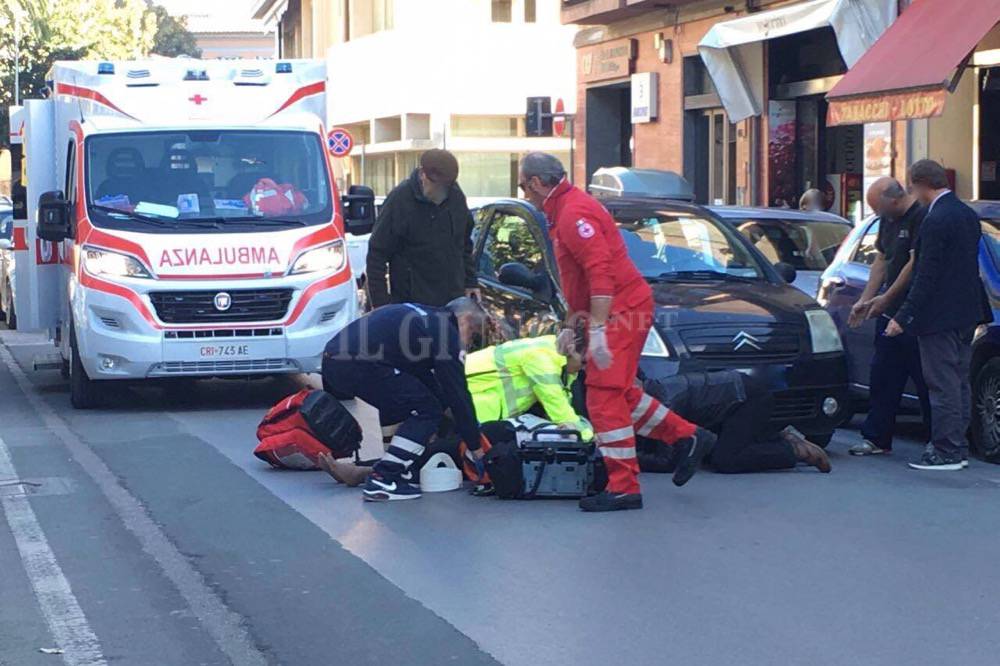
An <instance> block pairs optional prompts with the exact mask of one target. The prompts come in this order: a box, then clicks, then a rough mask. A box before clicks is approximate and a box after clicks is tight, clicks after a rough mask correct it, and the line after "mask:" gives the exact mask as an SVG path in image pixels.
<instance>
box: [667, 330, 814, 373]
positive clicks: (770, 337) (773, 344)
mask: <svg viewBox="0 0 1000 666" xmlns="http://www.w3.org/2000/svg"><path fill="white" fill-rule="evenodd" d="M802 332H803V330H802V329H801V328H800V327H798V326H782V325H770V324H768V325H761V324H756V325H746V326H740V325H738V324H736V325H726V326H704V327H700V328H689V329H684V330H681V331H680V336H681V340H683V341H684V346H685V347H686V348H687V351H688V353H689V354H690V355H691V356H693V357H694V358H697V359H699V360H702V361H705V362H706V363H715V364H718V365H720V366H723V367H724V366H732V365H745V364H747V363H773V362H781V361H790V360H792V359H794V358H795V357H796V356H798V354H799V350H800V347H801V344H802Z"/></svg>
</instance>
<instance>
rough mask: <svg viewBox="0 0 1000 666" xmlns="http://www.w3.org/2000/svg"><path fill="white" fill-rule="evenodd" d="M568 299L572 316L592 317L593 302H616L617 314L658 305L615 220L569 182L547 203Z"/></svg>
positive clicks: (554, 191)
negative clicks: (604, 298) (609, 299)
mask: <svg viewBox="0 0 1000 666" xmlns="http://www.w3.org/2000/svg"><path fill="white" fill-rule="evenodd" d="M543 208H544V211H545V216H546V217H547V218H548V220H549V236H550V237H551V238H552V244H553V246H554V248H555V254H556V263H557V264H558V265H559V278H560V280H561V282H562V289H563V294H564V295H565V297H566V302H567V303H568V304H569V308H570V312H571V313H576V312H590V299H591V297H593V296H611V297H612V302H611V311H612V312H622V311H625V310H630V309H632V308H634V307H636V306H638V305H640V304H642V303H643V302H645V301H647V300H651V299H652V291H651V290H650V288H649V285H648V284H647V283H646V281H645V280H644V279H643V277H642V274H641V273H639V270H638V269H637V268H636V267H635V264H634V263H632V259H631V258H630V257H629V256H628V251H627V250H626V249H625V241H623V240H622V236H621V233H620V232H619V231H618V227H617V225H615V221H614V219H613V218H612V217H611V214H610V213H608V211H607V210H606V209H605V208H604V206H602V205H601V204H600V202H599V201H597V199H595V198H594V197H592V196H590V195H589V194H587V193H586V192H584V191H583V190H580V189H579V188H576V187H574V186H573V185H571V184H570V183H569V181H568V180H566V179H565V178H564V179H563V181H562V182H561V183H559V184H558V185H557V186H556V188H555V189H554V190H552V192H551V193H549V196H548V198H547V199H546V200H545V203H544V205H543Z"/></svg>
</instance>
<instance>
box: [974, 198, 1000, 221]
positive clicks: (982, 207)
mask: <svg viewBox="0 0 1000 666" xmlns="http://www.w3.org/2000/svg"><path fill="white" fill-rule="evenodd" d="M966 203H967V204H969V207H970V208H971V209H972V210H974V211H976V214H977V215H979V217H980V218H988V219H991V220H995V219H1000V201H985V200H984V201H967V202H966Z"/></svg>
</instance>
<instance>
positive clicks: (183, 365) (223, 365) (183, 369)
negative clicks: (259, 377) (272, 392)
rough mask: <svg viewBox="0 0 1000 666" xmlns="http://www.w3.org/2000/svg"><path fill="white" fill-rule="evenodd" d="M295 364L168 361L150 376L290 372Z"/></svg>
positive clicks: (264, 360)
mask: <svg viewBox="0 0 1000 666" xmlns="http://www.w3.org/2000/svg"><path fill="white" fill-rule="evenodd" d="M297 369H298V366H296V365H295V363H294V362H292V361H289V360H288V359H284V358H262V359H241V360H231V361H168V362H166V363H161V364H159V365H157V366H156V367H155V368H154V369H153V371H152V372H151V373H150V375H152V376H154V377H163V376H169V375H213V374H226V373H241V372H290V371H294V370H297Z"/></svg>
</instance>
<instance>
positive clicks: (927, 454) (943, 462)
mask: <svg viewBox="0 0 1000 666" xmlns="http://www.w3.org/2000/svg"><path fill="white" fill-rule="evenodd" d="M910 467H911V468H913V469H920V470H935V471H942V472H957V471H958V470H960V469H962V468H963V467H965V465H963V464H962V458H961V457H957V458H952V457H946V456H943V455H941V452H940V451H937V450H936V449H932V450H929V451H924V455H922V456H920V460H918V461H917V462H911V463H910Z"/></svg>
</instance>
